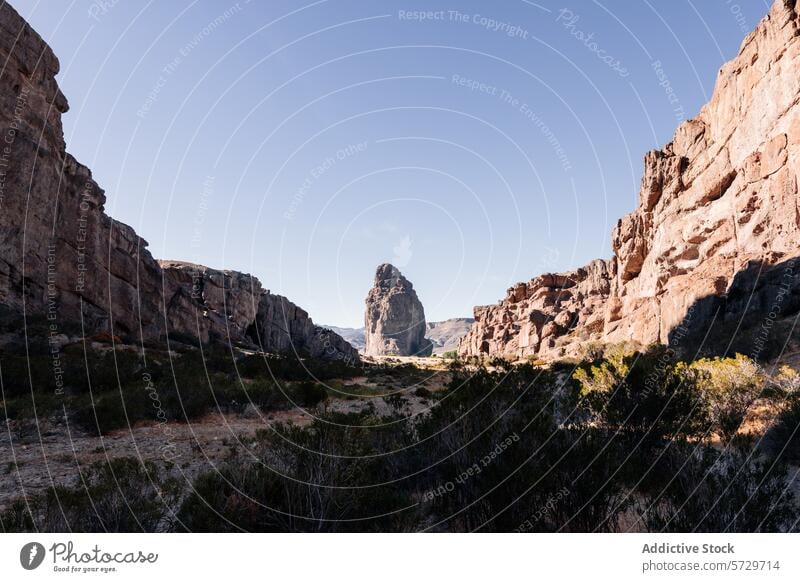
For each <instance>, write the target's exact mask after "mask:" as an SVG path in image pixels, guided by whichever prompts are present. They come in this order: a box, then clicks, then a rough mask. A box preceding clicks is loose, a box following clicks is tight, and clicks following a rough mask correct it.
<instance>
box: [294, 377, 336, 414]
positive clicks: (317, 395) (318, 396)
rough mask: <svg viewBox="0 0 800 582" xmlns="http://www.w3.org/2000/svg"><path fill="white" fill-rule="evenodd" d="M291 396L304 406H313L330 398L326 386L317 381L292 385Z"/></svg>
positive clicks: (295, 401) (296, 402)
mask: <svg viewBox="0 0 800 582" xmlns="http://www.w3.org/2000/svg"><path fill="white" fill-rule="evenodd" d="M289 396H290V397H291V399H292V400H293V401H294V403H295V404H297V405H299V406H302V407H303V408H313V407H314V406H316V405H317V404H319V403H320V402H322V401H324V400H325V399H326V398H328V392H327V390H325V387H324V386H322V385H321V384H317V383H316V382H300V383H298V384H293V385H291V387H290V389H289Z"/></svg>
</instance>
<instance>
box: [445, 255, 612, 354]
mask: <svg viewBox="0 0 800 582" xmlns="http://www.w3.org/2000/svg"><path fill="white" fill-rule="evenodd" d="M610 290H611V281H610V276H609V271H608V263H607V262H606V261H599V260H598V261H593V262H592V263H590V264H589V265H587V266H586V267H584V268H582V269H578V270H576V271H573V272H569V273H559V274H547V275H542V276H540V277H536V278H535V279H532V280H531V281H529V282H527V283H519V284H517V285H515V286H514V287H511V288H510V289H509V290H508V292H507V294H506V298H505V299H504V300H503V301H502V302H500V303H499V304H498V305H486V306H481V307H476V308H475V323H474V324H473V325H472V327H471V328H470V331H469V333H468V334H467V335H466V336H464V338H463V339H462V340H461V343H460V344H459V348H458V350H459V353H460V354H461V355H482V354H491V355H503V356H507V357H527V356H536V355H540V356H542V357H547V356H550V355H563V354H565V353H567V352H569V351H570V350H569V344H570V343H571V342H575V341H577V340H581V339H583V340H586V339H589V338H591V337H593V336H595V335H597V334H599V333H601V332H602V329H603V318H604V308H605V304H606V301H607V300H608V297H609V293H610Z"/></svg>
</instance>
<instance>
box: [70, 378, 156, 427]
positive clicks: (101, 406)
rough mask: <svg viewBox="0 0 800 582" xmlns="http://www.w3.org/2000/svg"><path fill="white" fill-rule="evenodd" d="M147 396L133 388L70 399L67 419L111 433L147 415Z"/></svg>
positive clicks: (81, 425)
mask: <svg viewBox="0 0 800 582" xmlns="http://www.w3.org/2000/svg"><path fill="white" fill-rule="evenodd" d="M146 404H147V403H146V397H145V395H144V394H142V393H137V392H136V388H134V387H126V389H124V390H121V391H116V392H106V393H101V394H94V395H93V396H92V397H90V396H89V395H84V396H82V397H80V398H75V399H72V400H71V406H70V410H69V413H68V417H69V418H70V419H71V420H73V421H74V422H76V423H77V424H78V426H80V427H82V428H83V429H85V430H87V431H89V432H93V433H97V434H101V435H103V434H106V433H108V432H111V431H113V430H116V429H119V428H124V427H127V426H129V425H130V426H133V424H134V423H136V422H137V421H139V420H141V419H142V418H144V416H145V412H146Z"/></svg>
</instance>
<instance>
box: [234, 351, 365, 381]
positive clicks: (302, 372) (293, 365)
mask: <svg viewBox="0 0 800 582" xmlns="http://www.w3.org/2000/svg"><path fill="white" fill-rule="evenodd" d="M236 369H237V370H238V372H239V375H240V376H241V377H242V378H273V377H274V378H278V379H281V380H313V379H317V380H330V379H333V378H353V377H355V376H359V375H361V374H363V373H364V370H363V369H362V367H361V366H355V365H353V364H352V363H347V362H343V361H341V360H325V359H321V358H302V359H300V358H297V357H295V356H277V355H266V354H252V355H247V356H244V357H242V358H240V359H239V360H237V363H236Z"/></svg>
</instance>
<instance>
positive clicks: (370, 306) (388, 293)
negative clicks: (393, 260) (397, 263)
mask: <svg viewBox="0 0 800 582" xmlns="http://www.w3.org/2000/svg"><path fill="white" fill-rule="evenodd" d="M364 328H365V329H364V338H365V343H366V345H365V347H364V353H365V354H366V355H368V356H429V355H430V354H431V352H432V350H433V345H432V344H431V341H430V340H428V339H426V338H425V330H426V327H425V310H424V309H423V307H422V303H421V302H420V300H419V298H418V297H417V292H416V291H414V286H413V285H412V284H411V282H410V281H409V280H408V279H406V278H405V277H404V276H403V274H402V273H401V272H400V271H399V270H398V269H397V267H394V266H393V265H389V264H383V265H381V266H379V267H378V270H377V271H376V272H375V284H374V285H373V287H372V289H370V291H369V294H368V295H367V309H366V313H365V316H364Z"/></svg>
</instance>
